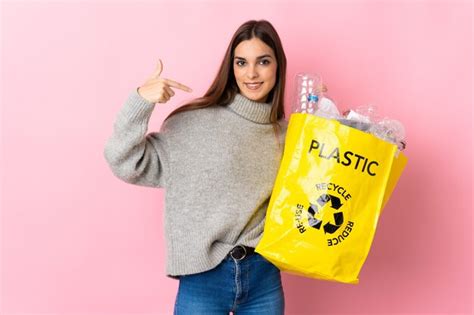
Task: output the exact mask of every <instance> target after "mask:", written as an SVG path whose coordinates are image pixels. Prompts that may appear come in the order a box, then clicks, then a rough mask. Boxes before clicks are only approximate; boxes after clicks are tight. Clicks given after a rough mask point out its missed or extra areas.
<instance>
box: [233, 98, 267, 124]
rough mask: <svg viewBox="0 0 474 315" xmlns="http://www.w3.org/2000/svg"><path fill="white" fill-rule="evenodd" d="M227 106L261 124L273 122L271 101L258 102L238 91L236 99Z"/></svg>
mask: <svg viewBox="0 0 474 315" xmlns="http://www.w3.org/2000/svg"><path fill="white" fill-rule="evenodd" d="M227 108H229V109H230V110H231V111H233V112H234V113H236V114H237V115H239V116H242V117H243V118H245V119H247V120H250V121H253V122H256V123H260V124H269V123H271V122H270V112H271V110H272V104H271V103H264V102H257V101H254V100H251V99H249V98H247V97H245V96H243V95H242V94H240V93H237V94H235V97H234V99H233V100H232V101H231V102H230V103H229V104H228V105H227Z"/></svg>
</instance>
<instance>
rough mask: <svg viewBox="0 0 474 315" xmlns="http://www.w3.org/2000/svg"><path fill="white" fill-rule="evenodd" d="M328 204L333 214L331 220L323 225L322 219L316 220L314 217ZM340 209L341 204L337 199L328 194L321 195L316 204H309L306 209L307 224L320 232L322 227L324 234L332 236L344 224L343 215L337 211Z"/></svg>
mask: <svg viewBox="0 0 474 315" xmlns="http://www.w3.org/2000/svg"><path fill="white" fill-rule="evenodd" d="M328 203H329V204H330V209H332V210H333V211H334V213H333V217H332V218H331V220H329V221H328V222H326V223H324V225H323V219H318V218H317V217H316V216H317V214H318V213H319V212H320V210H321V209H322V208H323V207H324V206H325V205H326V204H328ZM341 207H342V203H341V199H339V197H336V196H333V195H329V194H323V195H321V196H320V197H319V198H318V200H317V201H316V204H310V206H309V208H308V224H309V225H310V226H311V227H313V228H315V229H317V230H320V229H321V225H322V226H323V230H324V233H325V234H327V233H329V234H333V233H334V232H336V231H337V230H338V229H339V228H340V227H341V225H342V224H343V223H344V214H343V213H342V211H339V209H340V208H341Z"/></svg>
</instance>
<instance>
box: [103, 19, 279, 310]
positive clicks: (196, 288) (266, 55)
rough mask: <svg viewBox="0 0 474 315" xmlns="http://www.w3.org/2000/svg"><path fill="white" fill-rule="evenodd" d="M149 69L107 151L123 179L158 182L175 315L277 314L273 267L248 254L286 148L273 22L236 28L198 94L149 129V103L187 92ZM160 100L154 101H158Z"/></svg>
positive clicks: (151, 106) (256, 239)
mask: <svg viewBox="0 0 474 315" xmlns="http://www.w3.org/2000/svg"><path fill="white" fill-rule="evenodd" d="M162 69H163V65H162V63H161V60H160V62H159V65H158V67H157V69H156V71H155V73H154V74H153V75H152V76H151V77H150V78H149V79H148V80H147V81H146V82H145V83H144V84H143V85H142V86H140V87H139V88H138V89H136V90H133V91H132V92H131V94H130V95H129V97H128V99H127V100H126V102H125V104H124V105H123V107H122V108H121V110H120V111H119V113H118V116H117V119H116V121H115V124H114V131H113V133H112V136H111V137H110V138H109V139H108V141H107V143H106V145H105V150H104V155H105V158H106V160H107V162H108V164H109V166H110V168H111V170H112V171H113V173H114V174H115V175H116V176H117V177H119V178H120V179H122V180H124V181H125V182H128V183H131V184H136V185H142V186H151V187H163V188H165V189H166V190H165V191H166V194H165V196H166V197H165V213H164V232H165V239H166V247H167V248H166V249H167V250H166V254H167V259H166V275H167V276H168V277H171V278H174V279H179V289H178V293H177V296H176V303H175V314H205V315H212V314H229V312H233V313H234V314H260V315H262V314H283V313H284V294H283V289H282V283H281V277H280V270H279V269H278V268H277V267H276V266H274V265H273V264H272V263H270V262H269V261H267V260H266V259H265V258H264V257H262V256H261V255H259V254H258V253H255V252H254V248H255V246H256V245H257V243H258V242H259V240H260V238H261V236H262V233H263V227H264V221H265V213H266V209H267V207H268V202H269V199H270V195H271V192H272V189H273V184H274V181H275V179H276V175H277V171H278V168H279V165H280V161H281V156H282V153H283V145H284V139H285V133H286V126H287V123H286V122H285V120H284V108H283V98H284V92H285V75H286V57H285V53H284V51H283V47H282V44H281V42H280V38H279V36H278V34H277V32H276V31H275V29H274V27H273V26H272V25H271V24H270V23H269V22H268V21H265V20H260V21H255V20H251V21H248V22H246V23H244V24H243V25H241V26H240V27H239V28H238V29H237V31H236V32H235V34H234V36H233V37H232V40H231V42H230V44H229V46H228V48H227V51H226V53H225V56H224V59H223V61H222V64H221V66H220V69H219V72H218V74H217V77H216V78H215V80H214V82H213V83H212V85H211V87H210V88H209V89H208V91H207V92H206V93H205V95H204V96H202V97H200V98H197V99H195V100H194V101H193V102H191V103H190V104H187V105H185V106H182V107H179V108H178V109H176V110H175V111H173V112H172V113H171V114H170V115H169V116H168V117H167V118H166V119H165V121H164V122H163V124H162V127H161V129H160V132H151V133H148V134H147V133H146V132H147V128H148V121H149V118H150V116H151V114H152V111H153V110H154V108H155V105H156V103H166V102H168V101H169V100H170V98H171V97H173V96H174V95H175V91H174V90H173V89H172V88H176V89H181V90H184V91H186V92H191V91H192V90H191V89H190V88H189V87H187V86H185V85H183V84H181V83H179V82H176V81H173V80H170V79H166V78H163V77H161V72H162ZM159 106H160V105H159Z"/></svg>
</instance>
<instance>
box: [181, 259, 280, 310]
mask: <svg viewBox="0 0 474 315" xmlns="http://www.w3.org/2000/svg"><path fill="white" fill-rule="evenodd" d="M284 308H285V300H284V294H283V287H282V283H281V275H280V270H279V269H278V268H277V267H276V266H275V265H273V264H272V263H270V262H269V261H268V260H266V259H265V258H264V257H263V256H261V255H260V254H258V253H254V254H253V255H251V256H248V257H245V258H244V259H242V260H235V259H234V258H232V257H230V256H229V255H227V256H226V257H225V259H224V260H222V262H220V263H219V265H217V266H216V267H215V268H213V269H211V270H208V271H205V272H200V273H196V274H191V275H184V276H180V278H179V287H178V293H177V295H176V303H175V306H174V315H199V314H203V315H215V314H219V315H224V314H225V315H228V314H229V312H232V313H233V314H235V315H244V314H259V315H280V314H284Z"/></svg>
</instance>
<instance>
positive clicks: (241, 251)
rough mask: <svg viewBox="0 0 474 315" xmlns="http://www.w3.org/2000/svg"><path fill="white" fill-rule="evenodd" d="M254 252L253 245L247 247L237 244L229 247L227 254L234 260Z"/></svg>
mask: <svg viewBox="0 0 474 315" xmlns="http://www.w3.org/2000/svg"><path fill="white" fill-rule="evenodd" d="M254 252H255V248H254V247H248V246H245V245H237V246H235V247H234V248H232V249H231V251H230V252H229V256H230V257H232V258H234V259H235V260H242V259H244V258H245V257H248V256H251V255H252V254H253V253H254Z"/></svg>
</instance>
